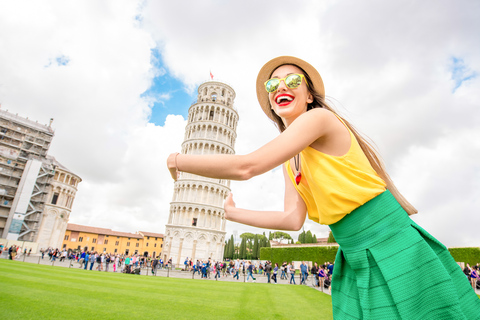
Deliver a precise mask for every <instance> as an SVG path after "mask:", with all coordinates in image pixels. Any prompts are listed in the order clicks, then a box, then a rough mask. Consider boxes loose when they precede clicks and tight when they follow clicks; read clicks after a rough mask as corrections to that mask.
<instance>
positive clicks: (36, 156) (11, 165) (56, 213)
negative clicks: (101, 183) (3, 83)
mask: <svg viewBox="0 0 480 320" xmlns="http://www.w3.org/2000/svg"><path fill="white" fill-rule="evenodd" d="M52 121H53V119H51V121H50V124H49V125H43V124H39V123H38V122H35V121H32V120H29V119H28V118H23V117H20V116H18V115H15V114H12V113H10V112H8V110H0V237H1V238H2V239H5V240H6V241H7V242H17V243H18V242H22V241H25V242H29V243H30V244H29V245H27V247H30V248H32V249H33V250H34V252H35V251H36V250H37V248H38V247H39V246H40V245H42V246H47V245H48V246H52V247H60V245H61V243H62V242H61V235H62V234H64V232H65V227H66V222H67V220H68V216H69V214H70V210H71V205H72V203H73V200H74V198H75V193H76V190H77V189H76V188H77V185H78V183H79V182H80V181H81V179H80V178H79V177H78V176H76V175H74V174H73V173H71V172H70V171H69V170H67V169H66V168H64V167H63V166H62V165H60V163H59V162H58V161H56V160H55V159H54V158H53V157H49V156H48V155H47V152H48V149H49V147H50V144H51V142H52V139H53V136H54V130H53V129H52V127H51V124H52ZM61 174H63V175H64V176H65V177H66V176H69V177H74V178H73V179H71V180H69V181H67V182H66V181H62V182H60V181H59V180H55V177H57V175H61ZM65 183H67V184H71V183H73V185H71V187H69V190H68V192H67V193H68V197H69V198H68V203H66V202H65V203H64V204H65V205H63V204H62V206H61V208H60V207H59V206H57V207H56V208H55V210H51V209H52V208H50V207H49V206H48V205H47V203H48V202H49V201H51V198H52V197H53V195H52V192H53V188H56V187H57V186H58V184H65ZM63 195H64V194H63V193H58V197H57V199H58V200H57V201H61V200H65V199H64V198H60V197H61V196H62V197H63ZM60 209H62V210H60ZM39 241H40V242H41V243H39Z"/></svg>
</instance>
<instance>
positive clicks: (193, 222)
mask: <svg viewBox="0 0 480 320" xmlns="http://www.w3.org/2000/svg"><path fill="white" fill-rule="evenodd" d="M192 226H194V227H196V226H197V218H193V221H192Z"/></svg>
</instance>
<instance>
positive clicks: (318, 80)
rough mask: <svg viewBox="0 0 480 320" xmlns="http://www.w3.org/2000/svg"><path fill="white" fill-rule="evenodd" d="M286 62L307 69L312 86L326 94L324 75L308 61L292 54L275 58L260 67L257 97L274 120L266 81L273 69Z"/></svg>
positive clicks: (264, 110) (266, 112)
mask: <svg viewBox="0 0 480 320" xmlns="http://www.w3.org/2000/svg"><path fill="white" fill-rule="evenodd" d="M285 64H292V65H295V66H297V67H299V68H301V69H303V71H305V73H306V74H308V76H309V77H310V80H311V82H312V83H309V84H308V85H309V86H312V87H313V88H315V90H316V91H317V92H318V93H320V94H321V95H323V96H325V87H324V86H323V80H322V77H320V74H319V73H318V71H317V70H316V69H315V68H314V67H313V66H312V65H311V64H309V63H308V62H306V61H303V60H302V59H299V58H295V57H291V56H281V57H277V58H274V59H272V60H270V61H268V62H267V63H265V65H264V66H263V67H262V69H260V72H259V73H258V76H257V99H258V102H260V106H261V107H262V109H263V112H265V114H266V115H267V116H268V117H269V118H270V119H272V120H274V117H273V113H272V110H271V108H270V102H269V101H268V93H267V91H266V90H265V82H266V81H267V80H268V79H270V77H271V76H272V73H273V71H275V69H277V68H278V67H280V66H283V65H285Z"/></svg>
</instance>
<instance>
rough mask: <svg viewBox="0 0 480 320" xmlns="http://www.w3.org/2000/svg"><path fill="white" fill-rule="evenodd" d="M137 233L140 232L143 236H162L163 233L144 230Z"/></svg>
mask: <svg viewBox="0 0 480 320" xmlns="http://www.w3.org/2000/svg"><path fill="white" fill-rule="evenodd" d="M138 233H140V234H142V235H143V236H144V237H155V238H163V234H161V233H153V232H146V231H138Z"/></svg>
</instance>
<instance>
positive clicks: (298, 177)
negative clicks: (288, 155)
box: [293, 154, 302, 186]
mask: <svg viewBox="0 0 480 320" xmlns="http://www.w3.org/2000/svg"><path fill="white" fill-rule="evenodd" d="M293 162H294V163H295V170H296V171H297V175H296V176H295V182H296V183H297V186H298V185H299V183H300V180H302V173H301V172H300V154H297V155H296V156H295V157H293Z"/></svg>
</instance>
